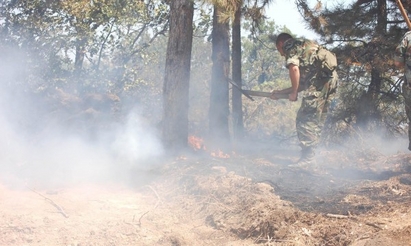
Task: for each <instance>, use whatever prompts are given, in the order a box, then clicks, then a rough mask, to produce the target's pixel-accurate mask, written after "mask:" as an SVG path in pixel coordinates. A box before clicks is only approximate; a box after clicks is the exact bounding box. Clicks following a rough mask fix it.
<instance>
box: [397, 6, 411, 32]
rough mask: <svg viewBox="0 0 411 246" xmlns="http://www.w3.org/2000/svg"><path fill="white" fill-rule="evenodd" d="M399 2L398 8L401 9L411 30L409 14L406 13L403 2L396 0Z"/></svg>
mask: <svg viewBox="0 0 411 246" xmlns="http://www.w3.org/2000/svg"><path fill="white" fill-rule="evenodd" d="M395 2H397V5H398V7H399V8H400V12H401V15H402V17H404V20H405V22H406V23H407V26H408V29H409V30H411V22H410V19H409V18H408V15H407V12H405V9H404V7H403V6H402V3H401V0H395Z"/></svg>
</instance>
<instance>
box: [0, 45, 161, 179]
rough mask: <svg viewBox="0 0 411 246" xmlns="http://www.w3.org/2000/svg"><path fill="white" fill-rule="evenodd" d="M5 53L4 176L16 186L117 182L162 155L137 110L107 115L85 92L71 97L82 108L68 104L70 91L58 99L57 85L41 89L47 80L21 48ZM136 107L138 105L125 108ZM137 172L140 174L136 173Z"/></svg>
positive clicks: (1, 72) (0, 79)
mask: <svg viewBox="0 0 411 246" xmlns="http://www.w3.org/2000/svg"><path fill="white" fill-rule="evenodd" d="M3 54H4V56H2V57H1V59H0V89H1V92H0V97H1V99H0V103H1V105H0V135H1V136H2V141H1V142H0V163H1V165H0V166H1V168H0V172H1V178H2V180H6V181H9V182H12V183H13V184H14V185H22V184H25V183H36V184H38V185H54V186H55V185H65V184H73V183H77V182H103V181H118V180H124V179H125V178H130V176H129V175H130V173H129V172H130V171H131V170H134V171H135V170H147V169H150V168H151V167H150V165H151V162H150V161H149V160H150V159H151V160H153V159H158V158H159V157H160V156H161V155H162V154H163V148H162V146H161V143H160V140H159V139H158V137H157V134H156V129H154V128H152V127H151V126H150V125H149V124H148V123H145V119H144V117H142V116H141V115H139V114H138V110H133V112H120V113H118V117H119V118H116V116H114V117H113V116H112V114H111V116H110V117H109V116H108V115H110V109H109V108H102V107H100V108H99V109H96V108H92V107H91V106H90V108H89V107H88V105H86V104H87V103H83V102H82V101H83V100H82V99H83V98H82V97H79V98H76V99H75V100H72V101H73V102H77V101H79V102H81V103H78V105H81V107H82V108H81V107H77V106H75V107H74V106H73V107H72V106H71V105H68V104H69V103H71V101H69V100H68V99H67V98H69V97H68V96H67V95H69V93H67V95H66V94H64V96H65V97H64V98H63V99H64V100H63V99H61V98H58V99H56V100H54V99H55V98H56V95H57V94H58V93H60V94H61V93H63V92H62V91H61V90H57V89H55V88H53V89H52V90H49V91H48V93H42V92H39V90H42V84H47V81H41V80H36V79H35V77H36V76H35V75H34V74H30V75H29V72H28V71H27V64H25V62H24V61H25V56H24V55H23V53H19V52H11V51H7V52H6V51H4V52H3ZM36 89H38V90H37V91H36ZM60 96H61V95H60ZM98 96H99V95H98ZM50 98H51V100H50ZM53 98H54V99H53ZM53 100H54V101H53ZM73 105H74V104H73ZM76 105H77V104H76ZM99 105H103V106H106V105H105V104H104V103H101V104H99ZM69 106H70V107H69ZM109 106H110V105H107V107H109ZM133 107H134V108H137V107H138V105H133V106H128V107H125V108H133ZM72 108H74V109H72ZM120 117H121V118H120ZM90 136H92V137H90ZM133 175H134V177H133V178H135V179H138V175H139V174H138V173H134V174H133Z"/></svg>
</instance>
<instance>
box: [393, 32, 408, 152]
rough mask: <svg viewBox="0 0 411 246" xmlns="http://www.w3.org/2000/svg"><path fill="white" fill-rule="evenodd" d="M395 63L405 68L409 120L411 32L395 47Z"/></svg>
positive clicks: (403, 87)
mask: <svg viewBox="0 0 411 246" xmlns="http://www.w3.org/2000/svg"><path fill="white" fill-rule="evenodd" d="M394 63H395V65H396V66H397V67H399V68H404V75H405V81H404V83H403V84H402V95H403V96H404V104H405V112H406V114H407V118H408V122H410V121H411V32H407V33H405V35H404V37H403V38H402V40H401V42H400V44H399V45H398V46H397V48H396V49H395V54H394ZM408 139H409V142H408V149H409V150H411V128H410V127H409V126H408Z"/></svg>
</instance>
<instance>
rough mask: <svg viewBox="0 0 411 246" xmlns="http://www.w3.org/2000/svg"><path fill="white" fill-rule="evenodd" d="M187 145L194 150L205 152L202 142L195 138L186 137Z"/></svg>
mask: <svg viewBox="0 0 411 246" xmlns="http://www.w3.org/2000/svg"><path fill="white" fill-rule="evenodd" d="M188 144H189V145H190V146H191V147H193V149H194V150H200V149H202V150H205V146H204V140H203V139H201V138H199V137H196V136H189V137H188Z"/></svg>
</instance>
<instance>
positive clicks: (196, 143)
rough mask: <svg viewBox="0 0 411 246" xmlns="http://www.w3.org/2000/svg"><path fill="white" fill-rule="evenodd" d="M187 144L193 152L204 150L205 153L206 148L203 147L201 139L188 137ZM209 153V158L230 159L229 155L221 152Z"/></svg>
mask: <svg viewBox="0 0 411 246" xmlns="http://www.w3.org/2000/svg"><path fill="white" fill-rule="evenodd" d="M188 144H189V145H190V146H191V147H192V148H193V149H194V150H196V151H197V150H204V151H207V148H206V146H205V145H204V140H203V139H202V138H199V137H196V136H189V137H188ZM208 152H210V155H211V156H214V157H217V158H230V155H229V154H227V153H224V152H223V151H221V150H216V151H208Z"/></svg>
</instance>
